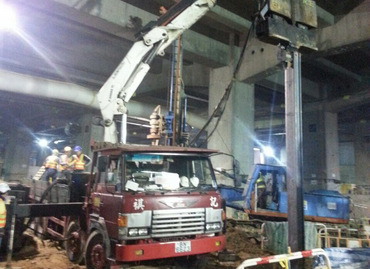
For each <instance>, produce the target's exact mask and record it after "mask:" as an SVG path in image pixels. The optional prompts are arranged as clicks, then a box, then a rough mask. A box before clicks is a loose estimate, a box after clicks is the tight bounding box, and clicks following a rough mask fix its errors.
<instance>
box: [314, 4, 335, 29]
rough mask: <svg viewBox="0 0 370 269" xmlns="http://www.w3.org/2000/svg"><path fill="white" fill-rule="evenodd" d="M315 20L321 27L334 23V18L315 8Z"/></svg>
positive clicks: (319, 8) (321, 9) (323, 10)
mask: <svg viewBox="0 0 370 269" xmlns="http://www.w3.org/2000/svg"><path fill="white" fill-rule="evenodd" d="M316 12H317V18H318V19H319V22H321V23H322V24H323V25H333V24H334V23H335V16H334V15H333V14H331V13H330V12H328V11H326V10H325V9H323V8H321V7H319V6H316Z"/></svg>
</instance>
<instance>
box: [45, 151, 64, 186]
mask: <svg viewBox="0 0 370 269" xmlns="http://www.w3.org/2000/svg"><path fill="white" fill-rule="evenodd" d="M58 155H59V151H58V150H57V149H53V150H52V154H51V155H49V156H48V157H47V158H46V160H45V163H44V166H45V170H46V171H45V180H46V181H48V182H53V181H55V180H56V178H57V173H58V170H57V169H58V165H59V163H60V160H59V157H58Z"/></svg>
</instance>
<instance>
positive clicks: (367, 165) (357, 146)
mask: <svg viewBox="0 0 370 269" xmlns="http://www.w3.org/2000/svg"><path fill="white" fill-rule="evenodd" d="M367 128H369V123H366V122H365V121H360V122H357V123H355V141H354V151H355V174H356V179H355V182H351V183H355V184H359V185H369V184H370V143H368V142H366V136H365V135H366V133H367V132H366V129H367Z"/></svg>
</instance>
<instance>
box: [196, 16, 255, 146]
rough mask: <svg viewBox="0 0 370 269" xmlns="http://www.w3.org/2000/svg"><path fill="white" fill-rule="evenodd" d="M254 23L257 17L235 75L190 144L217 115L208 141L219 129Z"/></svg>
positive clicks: (248, 36) (245, 43) (249, 33)
mask: <svg viewBox="0 0 370 269" xmlns="http://www.w3.org/2000/svg"><path fill="white" fill-rule="evenodd" d="M254 25H255V19H253V21H252V25H251V27H250V28H249V31H248V35H247V38H246V39H245V42H244V45H243V49H242V51H241V53H240V56H239V59H238V63H237V65H236V67H235V69H234V72H233V77H232V78H231V80H230V82H229V84H228V86H227V87H226V89H225V93H224V95H223V96H222V98H221V99H220V101H219V102H218V104H217V106H216V107H215V109H214V110H213V113H212V115H211V116H210V117H209V118H208V120H207V121H206V123H205V124H204V126H203V127H202V129H200V130H199V132H198V133H197V134H196V135H195V137H194V138H193V139H192V140H191V141H190V143H189V145H190V146H192V145H194V144H195V142H196V141H197V140H198V139H199V137H200V136H201V134H202V133H203V132H204V131H205V130H206V129H207V128H208V126H209V124H210V123H211V121H212V120H213V118H215V117H216V116H218V119H217V122H216V124H215V126H214V128H213V129H212V131H211V132H210V134H209V135H208V136H207V139H206V141H208V139H209V138H210V137H211V136H212V135H213V133H214V132H215V130H216V129H217V126H218V124H219V123H220V121H221V117H222V115H223V113H224V111H225V108H226V104H227V101H228V100H229V97H230V93H231V90H232V88H233V85H234V81H235V80H236V75H237V74H238V72H239V69H240V66H241V63H242V60H243V56H244V53H245V50H246V48H247V44H248V41H249V38H250V35H251V33H252V31H253V29H254ZM203 143H204V142H203ZM203 143H202V144H200V145H199V146H198V147H201V146H202V145H203Z"/></svg>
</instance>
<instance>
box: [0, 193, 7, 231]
mask: <svg viewBox="0 0 370 269" xmlns="http://www.w3.org/2000/svg"><path fill="white" fill-rule="evenodd" d="M5 224H6V206H5V202H4V200H3V199H1V198H0V229H4V227H5Z"/></svg>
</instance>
